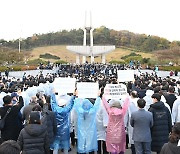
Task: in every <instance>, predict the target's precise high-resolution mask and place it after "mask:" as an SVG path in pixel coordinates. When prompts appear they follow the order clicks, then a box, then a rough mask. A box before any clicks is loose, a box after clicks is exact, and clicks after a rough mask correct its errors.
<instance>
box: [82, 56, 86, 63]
mask: <svg viewBox="0 0 180 154" xmlns="http://www.w3.org/2000/svg"><path fill="white" fill-rule="evenodd" d="M85 63H86V56H82V64H85Z"/></svg>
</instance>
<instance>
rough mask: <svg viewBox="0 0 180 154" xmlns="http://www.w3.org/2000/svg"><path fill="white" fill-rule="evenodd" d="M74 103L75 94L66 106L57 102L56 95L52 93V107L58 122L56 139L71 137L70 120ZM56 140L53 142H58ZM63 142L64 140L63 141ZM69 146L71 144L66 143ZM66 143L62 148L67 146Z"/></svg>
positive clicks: (61, 139) (65, 139)
mask: <svg viewBox="0 0 180 154" xmlns="http://www.w3.org/2000/svg"><path fill="white" fill-rule="evenodd" d="M73 105H74V96H72V97H71V100H70V103H69V104H68V105H67V106H65V107H60V106H58V105H57V103H56V97H55V95H54V94H53V95H51V108H52V110H53V112H54V113H55V118H56V122H57V133H56V137H55V138H56V140H60V141H69V139H70V122H69V113H70V111H71V109H72V107H73ZM56 140H55V142H54V143H53V144H54V145H55V144H56ZM62 143H63V142H62ZM66 146H69V144H66ZM66 146H65V145H64V146H62V147H60V148H66V149H68V148H69V147H66Z"/></svg>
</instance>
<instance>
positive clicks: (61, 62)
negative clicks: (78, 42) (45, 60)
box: [55, 60, 68, 64]
mask: <svg viewBox="0 0 180 154" xmlns="http://www.w3.org/2000/svg"><path fill="white" fill-rule="evenodd" d="M55 63H56V64H67V63H68V62H66V61H64V60H58V61H56V62H55Z"/></svg>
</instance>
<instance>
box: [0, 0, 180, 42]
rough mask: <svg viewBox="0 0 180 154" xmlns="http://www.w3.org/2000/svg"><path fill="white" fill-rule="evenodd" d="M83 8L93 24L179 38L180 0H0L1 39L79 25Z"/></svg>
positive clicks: (174, 38) (76, 27) (24, 36)
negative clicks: (90, 16) (88, 13)
mask: <svg viewBox="0 0 180 154" xmlns="http://www.w3.org/2000/svg"><path fill="white" fill-rule="evenodd" d="M85 11H87V12H89V11H91V12H92V24H93V27H94V28H98V27H100V26H102V25H103V26H106V27H107V28H110V29H114V30H128V31H131V32H134V33H140V34H142V33H143V34H147V35H157V36H160V37H164V38H167V39H168V40H170V41H173V40H179V41H180V0H0V39H5V40H12V39H17V38H19V37H22V38H26V37H29V36H32V35H33V34H35V33H37V34H42V33H48V32H56V31H60V30H63V29H66V30H70V29H78V28H82V27H83V26H84V21H85Z"/></svg>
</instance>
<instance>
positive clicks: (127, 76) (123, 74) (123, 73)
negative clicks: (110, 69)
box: [117, 70, 134, 82]
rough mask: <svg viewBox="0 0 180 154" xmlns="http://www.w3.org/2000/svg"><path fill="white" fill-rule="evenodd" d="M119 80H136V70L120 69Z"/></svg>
mask: <svg viewBox="0 0 180 154" xmlns="http://www.w3.org/2000/svg"><path fill="white" fill-rule="evenodd" d="M117 73H118V81H119V82H126V81H133V80H134V70H118V72H117Z"/></svg>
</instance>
